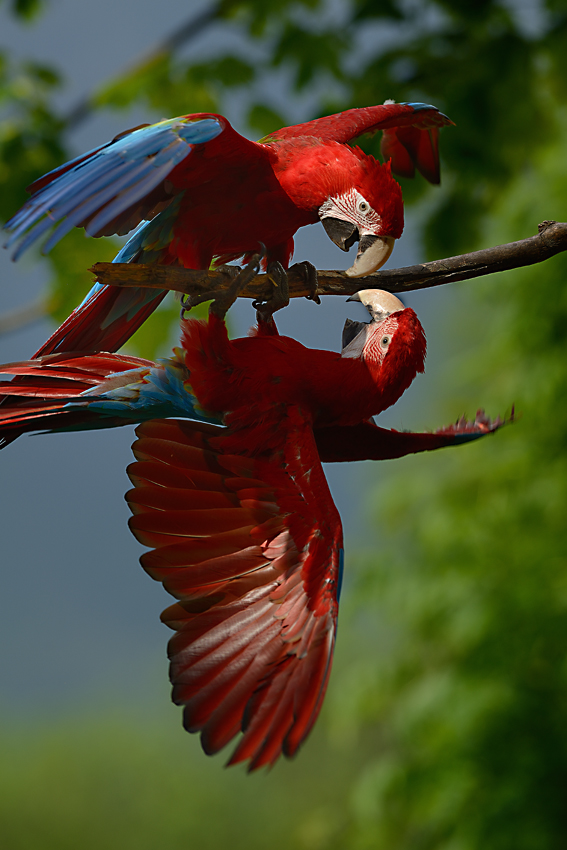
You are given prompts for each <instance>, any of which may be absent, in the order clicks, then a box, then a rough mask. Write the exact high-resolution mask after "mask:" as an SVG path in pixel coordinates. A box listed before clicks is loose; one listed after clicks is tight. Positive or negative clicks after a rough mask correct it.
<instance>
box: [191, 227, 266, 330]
mask: <svg viewBox="0 0 567 850" xmlns="http://www.w3.org/2000/svg"><path fill="white" fill-rule="evenodd" d="M260 248H261V250H260V252H259V253H258V254H254V255H253V256H252V258H251V260H250V262H249V263H248V264H247V265H246V266H244V268H243V269H238V268H236V267H235V266H222V267H220V268H221V269H222V271H223V272H225V273H228V274H229V275H230V276H231V277H232V282H231V283H230V285H229V287H228V288H227V289H210V290H208V291H207V292H203V293H201V294H200V295H182V296H181V305H182V306H181V318H182V319H184V318H185V313H186V312H188V311H189V310H191V309H192V308H193V307H196V306H197V305H198V304H202V303H203V302H204V301H212V302H213V303H212V304H211V306H210V307H209V313H214V314H215V315H216V316H218V317H219V318H220V319H224V317H225V316H226V314H227V312H228V310H229V309H230V307H232V305H233V304H234V302H235V301H236V299H237V298H238V296H239V295H240V293H241V292H242V290H243V289H244V288H245V287H246V286H247V285H248V284H249V283H250V281H251V280H252V279H253V278H254V277H256V275H257V274H258V272H259V271H260V263H261V262H262V259H263V258H264V256H265V253H266V249H265V247H264V245H262V243H260Z"/></svg>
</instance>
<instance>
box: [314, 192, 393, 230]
mask: <svg viewBox="0 0 567 850" xmlns="http://www.w3.org/2000/svg"><path fill="white" fill-rule="evenodd" d="M319 218H337V219H339V221H348V222H349V223H350V224H356V226H357V227H358V232H359V234H360V236H361V237H362V236H376V234H378V233H379V232H380V230H381V227H382V219H381V217H380V216H379V215H378V213H377V212H376V211H375V210H374V209H372V207H371V206H370V204H369V203H368V201H367V200H366V198H364V197H363V196H362V195H361V194H360V192H358V191H357V190H356V189H349V190H348V192H343V194H342V195H336V196H335V197H334V198H328V199H327V200H326V201H325V202H324V203H323V204H322V205H321V207H320V208H319Z"/></svg>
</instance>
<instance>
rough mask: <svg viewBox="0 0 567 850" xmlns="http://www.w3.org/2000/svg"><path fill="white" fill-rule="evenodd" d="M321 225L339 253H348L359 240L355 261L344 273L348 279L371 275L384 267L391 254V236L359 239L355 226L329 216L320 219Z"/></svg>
mask: <svg viewBox="0 0 567 850" xmlns="http://www.w3.org/2000/svg"><path fill="white" fill-rule="evenodd" d="M321 224H322V225H323V227H324V228H325V230H326V231H327V236H328V237H329V239H330V240H331V241H332V242H334V243H335V245H336V246H337V247H338V248H340V249H341V251H348V250H349V248H351V247H352V246H353V245H354V243H355V242H356V241H357V240H360V241H359V244H358V253H357V255H356V260H355V261H354V263H353V265H352V266H351V267H350V269H347V270H346V272H345V274H347V275H348V276H349V277H364V276H365V275H367V274H372V272H375V271H376V270H377V269H379V268H380V266H383V265H384V263H385V262H386V260H387V259H388V257H389V256H390V254H391V253H392V249H393V247H394V238H393V236H363V237H362V239H361V238H360V234H359V232H358V227H357V226H356V224H353V223H352V222H351V221H343V220H342V219H340V218H332V217H331V216H325V217H324V218H322V219H321Z"/></svg>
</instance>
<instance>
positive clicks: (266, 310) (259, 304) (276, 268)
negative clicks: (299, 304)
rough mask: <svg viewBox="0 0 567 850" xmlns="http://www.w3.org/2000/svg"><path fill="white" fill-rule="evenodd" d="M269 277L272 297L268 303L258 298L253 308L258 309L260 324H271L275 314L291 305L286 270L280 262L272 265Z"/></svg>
mask: <svg viewBox="0 0 567 850" xmlns="http://www.w3.org/2000/svg"><path fill="white" fill-rule="evenodd" d="M267 276H268V278H269V279H270V281H271V283H272V295H271V297H270V298H269V299H268V300H267V301H264V300H262V299H260V298H257V299H256V300H255V301H253V302H252V306H253V307H254V308H255V309H256V313H257V316H258V322H266V323H268V324H269V323H270V322H271V321H272V316H273V314H274V313H275V312H276V311H277V310H281V309H282V307H287V305H288V304H289V282H288V278H287V272H286V270H285V269H284V267H283V266H282V264H281V263H278V262H273V263H270V265H269V266H268V268H267Z"/></svg>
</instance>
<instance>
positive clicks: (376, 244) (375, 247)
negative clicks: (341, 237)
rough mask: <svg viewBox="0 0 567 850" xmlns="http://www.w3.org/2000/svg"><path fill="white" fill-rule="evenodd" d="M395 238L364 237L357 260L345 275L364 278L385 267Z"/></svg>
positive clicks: (359, 246) (359, 244)
mask: <svg viewBox="0 0 567 850" xmlns="http://www.w3.org/2000/svg"><path fill="white" fill-rule="evenodd" d="M394 242H395V239H394V237H393V236H363V237H362V239H361V240H360V242H359V243H358V253H357V255H356V260H355V261H354V263H353V265H352V266H351V267H350V269H347V270H346V272H345V274H347V275H348V276H349V277H364V276H365V275H367V274H372V272H375V271H376V270H377V269H379V268H380V266H383V265H384V263H385V262H386V260H387V259H388V257H389V256H390V254H391V253H392V249H393V247H394Z"/></svg>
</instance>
